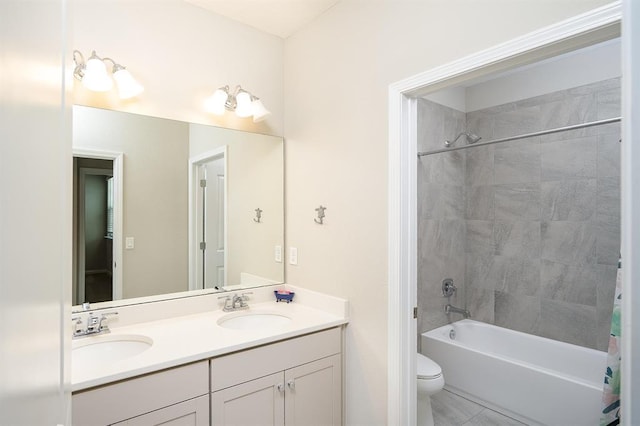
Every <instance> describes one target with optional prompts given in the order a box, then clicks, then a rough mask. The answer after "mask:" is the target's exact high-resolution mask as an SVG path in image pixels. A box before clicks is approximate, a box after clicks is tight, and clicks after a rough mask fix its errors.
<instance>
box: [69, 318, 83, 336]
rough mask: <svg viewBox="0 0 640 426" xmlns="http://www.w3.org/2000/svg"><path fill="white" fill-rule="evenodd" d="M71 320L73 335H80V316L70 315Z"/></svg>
mask: <svg viewBox="0 0 640 426" xmlns="http://www.w3.org/2000/svg"><path fill="white" fill-rule="evenodd" d="M71 321H73V335H74V336H79V335H81V334H82V333H83V332H84V330H83V329H82V317H71Z"/></svg>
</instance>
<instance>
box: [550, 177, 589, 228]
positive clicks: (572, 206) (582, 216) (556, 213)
mask: <svg viewBox="0 0 640 426" xmlns="http://www.w3.org/2000/svg"><path fill="white" fill-rule="evenodd" d="M540 189H541V197H540V199H541V207H542V209H541V210H542V220H569V221H583V220H591V219H593V218H595V214H596V180H595V179H576V180H564V181H550V182H542V184H541V186H540Z"/></svg>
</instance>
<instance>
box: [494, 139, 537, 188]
mask: <svg viewBox="0 0 640 426" xmlns="http://www.w3.org/2000/svg"><path fill="white" fill-rule="evenodd" d="M494 157H495V158H494V164H495V166H494V167H495V170H494V182H495V183H496V184H502V183H505V184H513V183H523V182H539V181H540V143H539V142H538V140H537V139H536V138H531V139H526V140H521V141H514V142H507V143H504V144H500V145H499V146H496V148H495V154H494Z"/></svg>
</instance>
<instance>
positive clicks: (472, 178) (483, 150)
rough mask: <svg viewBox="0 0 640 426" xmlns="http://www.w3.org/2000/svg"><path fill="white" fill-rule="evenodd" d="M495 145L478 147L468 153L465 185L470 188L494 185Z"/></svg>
mask: <svg viewBox="0 0 640 426" xmlns="http://www.w3.org/2000/svg"><path fill="white" fill-rule="evenodd" d="M493 151H494V150H493V145H489V146H478V147H475V148H473V149H472V150H471V151H469V152H468V153H467V158H466V168H465V183H466V184H467V185H469V186H474V185H492V184H493V168H494V165H493Z"/></svg>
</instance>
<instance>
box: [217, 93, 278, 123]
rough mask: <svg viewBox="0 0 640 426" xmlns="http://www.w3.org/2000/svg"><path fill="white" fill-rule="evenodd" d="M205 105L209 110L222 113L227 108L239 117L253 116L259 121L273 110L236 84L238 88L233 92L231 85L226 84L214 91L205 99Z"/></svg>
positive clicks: (218, 113) (254, 120)
mask: <svg viewBox="0 0 640 426" xmlns="http://www.w3.org/2000/svg"><path fill="white" fill-rule="evenodd" d="M204 107H205V109H206V110H207V111H209V112H211V113H213V114H216V115H222V114H224V112H225V110H228V111H234V112H235V113H236V115H237V116H238V117H242V118H246V117H253V122H254V123H258V122H260V121H262V120H264V119H265V118H267V116H268V115H269V114H271V112H269V110H267V109H266V108H265V107H264V105H263V104H262V101H261V100H260V99H259V98H258V97H257V96H254V95H252V94H251V93H249V92H247V91H246V90H244V89H243V88H242V87H240V86H236V90H235V91H234V92H233V93H231V92H230V91H229V86H224V87H221V88H219V89H217V90H216V91H215V92H213V95H211V96H210V97H208V98H207V99H206V100H205V101H204Z"/></svg>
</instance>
